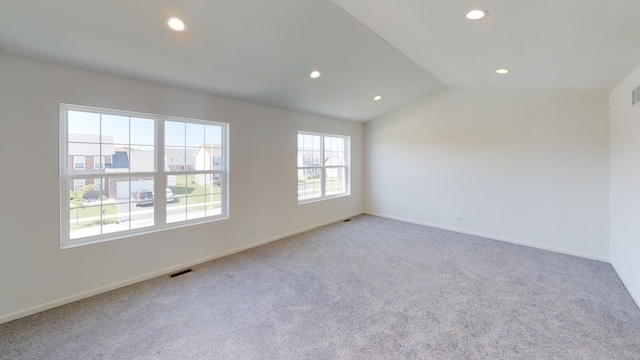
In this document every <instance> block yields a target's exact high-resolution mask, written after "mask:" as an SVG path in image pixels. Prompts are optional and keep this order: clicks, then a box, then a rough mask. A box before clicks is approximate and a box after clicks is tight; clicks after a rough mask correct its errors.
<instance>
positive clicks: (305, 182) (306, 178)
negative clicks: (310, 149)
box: [298, 168, 322, 200]
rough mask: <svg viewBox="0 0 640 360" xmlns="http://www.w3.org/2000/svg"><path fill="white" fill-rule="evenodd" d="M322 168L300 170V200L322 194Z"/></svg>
mask: <svg viewBox="0 0 640 360" xmlns="http://www.w3.org/2000/svg"><path fill="white" fill-rule="evenodd" d="M321 173H322V170H321V169H318V168H314V169H299V170H298V200H306V199H313V198H318V197H320V196H322V182H321V178H320V174H321Z"/></svg>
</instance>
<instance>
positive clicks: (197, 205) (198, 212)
mask: <svg viewBox="0 0 640 360" xmlns="http://www.w3.org/2000/svg"><path fill="white" fill-rule="evenodd" d="M208 205H209V203H208V202H207V201H206V197H205V196H187V219H188V220H192V219H199V218H203V217H204V216H205V208H206V207H207V206H208Z"/></svg>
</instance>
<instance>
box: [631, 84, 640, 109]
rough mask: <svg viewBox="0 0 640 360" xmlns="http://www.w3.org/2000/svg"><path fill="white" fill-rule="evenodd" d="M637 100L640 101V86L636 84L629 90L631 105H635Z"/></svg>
mask: <svg viewBox="0 0 640 360" xmlns="http://www.w3.org/2000/svg"><path fill="white" fill-rule="evenodd" d="M639 102H640V86H638V87H637V88H635V89H634V90H633V91H632V92H631V105H635V104H637V103H639Z"/></svg>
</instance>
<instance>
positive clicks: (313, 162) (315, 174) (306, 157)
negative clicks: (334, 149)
mask: <svg viewBox="0 0 640 360" xmlns="http://www.w3.org/2000/svg"><path fill="white" fill-rule="evenodd" d="M298 166H299V167H302V166H309V167H312V168H310V169H304V170H302V171H303V175H302V178H319V177H320V173H321V171H322V170H320V169H318V167H321V166H322V162H321V159H320V152H319V151H299V152H298ZM299 180H302V179H299Z"/></svg>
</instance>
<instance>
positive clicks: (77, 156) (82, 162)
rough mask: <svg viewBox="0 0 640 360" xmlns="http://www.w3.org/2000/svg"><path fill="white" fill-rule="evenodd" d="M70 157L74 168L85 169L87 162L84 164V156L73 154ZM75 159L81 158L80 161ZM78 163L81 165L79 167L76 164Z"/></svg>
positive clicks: (85, 159)
mask: <svg viewBox="0 0 640 360" xmlns="http://www.w3.org/2000/svg"><path fill="white" fill-rule="evenodd" d="M72 158H73V168H74V169H75V170H84V169H86V167H87V164H86V162H87V158H86V157H85V156H80V155H73V156H72ZM76 159H77V160H80V159H82V161H76ZM78 164H82V166H81V167H80V166H76V165H78Z"/></svg>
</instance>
